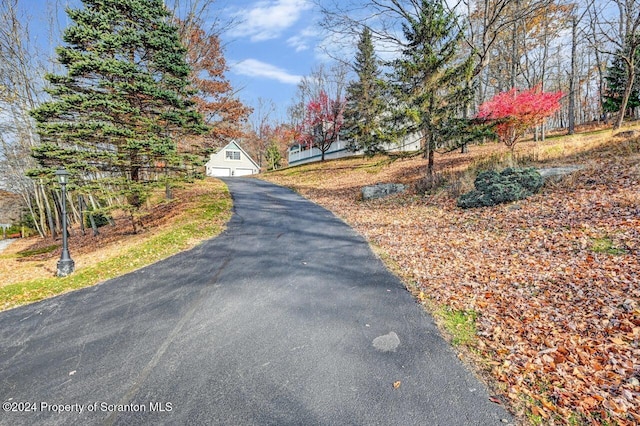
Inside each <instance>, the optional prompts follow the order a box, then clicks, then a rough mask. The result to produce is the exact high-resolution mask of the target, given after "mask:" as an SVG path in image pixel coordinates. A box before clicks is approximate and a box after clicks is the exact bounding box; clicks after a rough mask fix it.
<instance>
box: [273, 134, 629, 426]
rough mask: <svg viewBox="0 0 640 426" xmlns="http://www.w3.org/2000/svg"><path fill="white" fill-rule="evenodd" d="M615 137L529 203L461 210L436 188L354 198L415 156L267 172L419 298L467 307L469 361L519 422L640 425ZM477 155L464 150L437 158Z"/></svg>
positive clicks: (621, 161) (622, 166)
mask: <svg viewBox="0 0 640 426" xmlns="http://www.w3.org/2000/svg"><path fill="white" fill-rule="evenodd" d="M615 143H618V142H616V141H615V140H614V141H612V142H611V143H610V144H608V145H605V146H604V147H602V148H599V149H594V150H591V151H590V152H588V153H584V154H582V155H581V156H579V157H575V158H574V161H580V162H581V163H583V164H585V165H586V166H587V167H586V168H585V169H584V170H582V171H579V172H576V173H574V174H573V175H571V176H569V177H566V178H564V179H563V180H562V181H560V182H558V183H551V184H548V185H546V186H545V187H544V189H543V190H542V192H541V193H539V194H537V195H535V196H533V197H530V198H529V199H527V200H523V201H520V202H518V203H512V204H506V205H500V206H495V207H488V208H480V209H470V210H461V209H458V208H456V207H455V200H454V199H453V198H452V197H450V196H448V195H447V194H446V193H443V192H440V193H438V194H436V195H427V196H421V195H418V194H412V193H408V194H402V195H399V196H392V197H388V198H386V199H382V200H374V201H361V200H360V197H359V191H360V188H361V187H362V186H364V185H371V184H375V183H378V182H400V183H413V182H415V181H416V180H417V179H418V178H419V177H420V175H421V173H423V172H424V165H425V164H424V161H423V160H422V159H409V160H398V161H396V162H393V163H391V164H384V163H382V162H381V160H380V158H377V159H374V160H371V159H369V160H367V159H352V160H343V161H336V162H331V163H327V164H324V165H321V164H314V165H308V166H304V168H292V169H288V170H284V171H282V172H280V173H274V174H268V175H266V178H267V179H268V180H271V181H274V182H276V183H280V184H283V185H287V186H290V187H293V188H295V189H296V190H297V191H299V192H300V193H301V194H303V195H304V196H306V197H308V198H310V199H311V200H314V201H316V202H318V203H319V204H321V205H323V206H325V207H327V208H329V209H330V210H332V211H334V212H335V213H336V214H337V215H339V216H340V217H342V218H344V219H345V220H346V221H347V222H348V223H349V224H351V225H352V226H353V227H354V228H355V229H357V230H358V231H359V232H360V233H361V234H362V235H363V236H365V237H366V238H367V239H368V240H369V241H370V242H371V243H373V244H375V245H377V246H379V247H381V248H382V250H383V251H384V252H385V253H386V254H387V255H388V256H389V258H390V260H391V261H392V263H394V264H395V265H397V268H398V269H399V272H400V273H401V275H403V277H404V278H405V280H406V281H407V282H413V283H416V285H417V295H418V298H419V299H420V301H422V299H423V298H424V297H427V298H430V299H431V300H433V301H435V303H436V304H437V305H439V306H448V307H451V308H452V309H458V310H464V311H474V312H476V313H477V318H478V319H477V324H476V326H477V330H478V339H477V341H476V342H475V348H474V349H475V352H476V353H478V354H479V356H478V358H477V359H476V362H477V365H478V366H479V367H480V368H482V369H484V370H485V372H488V373H489V375H490V378H491V381H492V382H493V384H494V385H495V386H494V388H495V389H498V390H499V391H500V392H501V394H502V397H503V398H505V399H506V400H508V401H510V406H511V408H512V410H513V411H514V412H516V413H517V414H520V419H521V420H522V421H523V422H526V421H531V422H542V423H544V424H565V423H566V424H571V423H576V422H577V423H579V424H603V423H614V424H619V425H631V424H638V423H640V303H639V301H640V155H638V154H637V151H635V152H632V153H624V152H623V154H624V155H621V154H620V152H619V150H617V149H616V147H615V145H614V144H615ZM473 151H475V154H473ZM474 155H475V157H474ZM486 155H487V151H486V148H484V147H473V148H472V154H471V155H469V156H467V157H466V158H465V157H464V156H462V155H460V154H449V155H446V156H442V157H439V158H438V160H439V162H438V163H437V166H439V167H440V170H443V169H445V168H447V167H451V168H453V167H454V165H456V166H458V165H460V164H464V163H466V164H469V163H471V162H472V161H477V160H478V158H481V157H482V156H486ZM576 158H577V160H576ZM597 243H598V244H597ZM527 419H529V420H527Z"/></svg>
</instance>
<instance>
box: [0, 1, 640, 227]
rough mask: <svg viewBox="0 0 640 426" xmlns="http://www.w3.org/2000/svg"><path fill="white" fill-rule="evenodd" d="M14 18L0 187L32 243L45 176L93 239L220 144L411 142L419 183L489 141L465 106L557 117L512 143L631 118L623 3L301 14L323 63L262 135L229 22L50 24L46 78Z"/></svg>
mask: <svg viewBox="0 0 640 426" xmlns="http://www.w3.org/2000/svg"><path fill="white" fill-rule="evenodd" d="M19 2H20V0H9V1H5V2H3V3H2V6H1V9H0V24H1V25H0V52H1V55H2V62H1V66H0V89H1V92H0V93H1V96H0V109H1V110H2V120H1V123H0V126H2V129H1V130H2V133H1V135H0V140H1V152H0V154H1V155H0V162H2V169H1V170H2V176H1V180H2V185H3V186H4V187H5V188H6V189H8V190H10V191H12V192H15V193H18V194H21V196H22V197H23V199H24V201H25V205H26V206H27V209H28V212H27V214H26V215H24V217H25V221H26V225H28V226H30V227H31V228H33V229H34V230H35V231H36V232H37V233H39V234H40V235H41V236H43V237H44V236H47V235H49V236H52V237H54V238H55V237H56V235H57V234H58V232H59V229H60V223H61V218H60V212H61V211H62V209H61V203H62V202H63V200H61V199H60V193H59V189H58V188H57V187H56V185H54V184H53V182H52V180H51V176H52V172H53V171H54V170H55V169H56V168H57V167H59V166H66V167H69V168H70V169H71V170H70V171H71V172H72V173H74V175H73V179H72V186H71V187H70V188H69V189H70V191H69V194H68V199H67V200H64V201H65V202H66V203H68V207H69V208H67V209H66V210H67V211H68V212H69V214H70V222H71V223H75V224H81V225H82V227H83V229H84V225H85V223H86V225H87V226H88V227H89V226H90V227H92V228H93V232H99V231H98V229H97V228H98V226H97V224H96V223H95V222H96V221H99V222H100V221H102V222H104V221H109V212H110V211H111V210H112V209H114V208H125V210H127V211H129V212H130V213H131V218H132V221H131V223H132V224H134V229H135V211H136V208H137V206H139V205H140V204H141V203H143V202H144V199H145V197H146V195H145V194H146V193H147V191H148V190H149V188H151V187H155V186H159V185H162V186H164V187H165V188H166V192H167V197H170V196H171V187H172V185H174V184H175V182H177V180H180V179H194V178H197V177H199V176H200V175H201V174H202V171H201V170H200V169H201V164H202V163H203V161H204V158H205V155H206V154H208V153H210V152H211V151H212V150H215V149H216V148H217V147H220V146H222V145H223V144H224V143H226V142H227V141H228V140H229V139H230V138H236V139H239V140H240V141H241V143H242V144H243V146H245V148H246V150H247V152H248V153H249V154H250V155H251V156H252V157H254V158H255V159H256V160H257V161H258V163H259V164H260V165H261V166H263V168H265V169H275V168H279V167H281V166H282V165H284V161H283V159H284V158H286V153H287V149H288V148H289V147H290V146H291V145H293V144H301V145H304V146H316V147H318V148H319V149H320V150H321V151H322V152H325V151H326V149H328V147H329V146H330V144H331V143H332V142H333V141H335V140H336V139H338V138H340V139H342V140H348V142H349V144H350V146H351V148H352V149H353V150H359V149H362V150H363V151H365V152H366V153H369V154H371V153H375V152H379V151H380V150H382V146H383V145H384V146H388V144H389V143H391V144H393V143H397V142H398V141H399V140H401V139H402V138H405V137H407V135H418V137H420V139H421V141H422V150H421V154H423V155H425V157H427V158H430V159H431V161H430V162H429V170H428V173H433V171H434V168H435V165H434V164H433V154H434V152H447V151H452V150H455V149H459V148H460V149H462V150H463V151H464V150H465V149H467V148H468V145H469V144H472V143H475V142H478V141H486V140H487V138H491V137H494V138H495V137H496V131H498V136H500V135H499V133H500V132H499V126H498V127H496V125H499V124H502V125H504V120H505V117H499V116H498V115H496V114H491V113H489V112H487V111H484V112H483V111H481V106H482V105H485V106H487V105H495V103H494V104H492V103H491V102H490V101H493V100H494V99H499V98H496V97H497V96H498V97H499V96H501V94H505V93H516V91H518V93H528V92H527V91H530V90H534V89H535V90H536V91H537V92H538V93H539V94H540V95H541V96H543V95H545V94H555V97H554V99H556V100H559V104H558V106H557V107H556V106H553V107H550V108H547V109H545V113H544V114H537V115H535V119H534V120H532V119H531V116H529V119H528V120H524V121H523V118H522V117H520V121H519V122H518V123H517V125H515V124H514V122H513V115H511V116H510V117H511V118H509V120H511V123H512V127H511V130H513V129H515V128H516V127H517V128H518V131H517V132H515V133H513V134H512V136H514V135H516V134H517V136H518V137H521V136H522V133H523V132H524V131H525V129H526V130H527V131H528V130H530V127H531V126H533V128H534V129H535V130H534V131H535V138H536V139H540V140H544V138H545V135H546V132H547V129H548V128H554V129H558V128H562V129H565V130H566V132H567V133H568V134H571V133H573V132H575V128H576V125H578V124H585V123H591V122H596V123H608V124H609V125H611V126H612V127H613V128H614V129H617V128H619V127H620V125H621V123H622V120H623V119H625V118H628V119H632V118H637V117H638V115H639V114H640V110H639V109H638V107H639V106H640V83H638V81H637V80H638V79H637V78H636V69H637V60H636V59H637V58H638V57H639V55H640V53H639V52H638V51H639V50H640V49H639V47H640V37H639V36H638V26H639V25H640V4H639V3H638V2H636V1H634V0H589V1H586V2H585V1H582V2H577V1H567V0H458V1H440V0H402V1H401V0H349V1H330V0H327V1H318V2H317V4H316V6H317V7H318V8H319V9H320V11H321V13H322V17H323V19H322V21H321V22H320V24H319V25H320V28H318V31H321V30H322V31H323V32H324V36H325V38H326V40H329V41H330V42H329V43H327V45H330V46H331V48H328V47H327V48H326V52H325V53H326V54H328V55H330V56H332V57H333V58H334V59H335V60H334V61H333V62H332V63H324V64H310V69H311V71H310V73H309V75H308V76H306V77H304V78H303V79H302V80H301V82H300V84H299V85H298V90H297V93H296V96H295V97H294V99H292V101H291V104H290V105H289V108H288V115H287V118H286V120H277V119H276V118H275V117H274V111H275V109H276V108H275V105H274V103H273V101H270V100H268V99H260V100H259V102H258V103H257V105H258V106H257V107H256V108H255V109H254V110H252V109H251V108H249V107H247V106H246V105H244V104H243V103H242V102H241V101H240V100H239V98H238V96H237V92H236V89H234V88H233V87H232V86H231V84H230V83H229V80H228V79H227V77H226V75H225V73H226V72H227V71H228V68H227V65H226V61H225V58H224V51H223V47H222V45H221V41H220V35H221V34H223V33H224V31H225V30H226V29H228V28H229V27H231V26H233V22H224V21H222V20H220V19H218V15H217V14H216V13H217V12H216V11H217V9H218V8H219V7H220V6H219V5H218V4H217V3H216V2H215V1H214V0H189V1H174V2H167V6H168V9H166V7H165V5H164V2H161V1H156V0H111V1H107V2H104V4H102V3H101V4H100V5H96V4H94V3H93V2H84V3H83V4H84V6H83V7H82V8H80V9H78V10H75V11H74V10H71V11H69V18H70V19H71V22H72V23H71V25H70V26H69V27H68V28H66V29H63V28H58V26H57V24H55V23H54V22H53V20H52V23H51V28H50V33H51V34H52V36H51V37H52V40H56V39H57V36H58V34H60V33H62V34H63V44H62V46H60V47H58V49H57V50H56V55H57V58H55V60H54V59H53V58H48V57H47V56H46V55H44V54H42V53H39V52H41V49H42V48H41V46H39V45H37V44H36V43H34V41H33V37H32V35H31V34H30V32H29V21H28V19H25V17H24V16H22V15H21V13H20V8H18V5H19ZM125 6H126V7H125ZM136 8H138V9H140V8H142V9H144V10H145V11H151V10H155V11H156V12H154V13H156V14H155V15H153V16H152V14H150V12H149V13H147V12H145V13H143V14H140V15H139V16H138V15H136V16H135V17H131V16H129V18H133V19H134V21H135V20H141V21H140V24H141V25H139V26H138V27H135V28H126V27H125V26H123V25H122V22H124V21H120V23H119V22H118V21H117V20H116V21H114V22H111V23H109V24H108V26H109V27H108V28H106V27H105V28H102V27H100V26H99V25H98V22H100V19H102V18H100V16H101V15H100V14H101V13H103V12H105V11H106V10H112V12H110V13H113V14H115V15H114V16H119V19H123V20H124V19H125V18H126V17H127V14H130V13H132V12H131V11H132V10H136ZM103 9H104V10H103ZM142 9H140V10H142ZM136 13H137V12H136ZM89 16H91V19H89ZM211 22H213V23H211ZM205 23H207V24H205ZM158 31H160V32H158ZM160 34H162V35H160ZM136 40H137V41H136ZM169 40H173V41H169ZM171 43H173V44H171ZM178 46H181V47H178ZM101 49H102V50H101ZM94 51H100V52H102V57H99V56H98V55H96V54H95V53H92V52H94ZM154 52H155V53H154ZM154 58H155V59H154ZM45 89H46V90H45ZM485 109H486V108H485ZM547 116H548V118H547V119H546V121H545V120H544V118H545V117H547ZM503 127H504V126H503ZM505 134H506V133H505V132H503V135H502V137H501V138H500V139H501V140H503V141H505V143H507V138H505V137H504V136H505ZM518 137H515V136H514V137H512V138H511V140H510V141H509V142H508V143H507V144H508V145H509V146H510V147H513V146H514V144H515V143H516V142H517V141H518V140H519V139H518Z"/></svg>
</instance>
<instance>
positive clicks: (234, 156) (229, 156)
mask: <svg viewBox="0 0 640 426" xmlns="http://www.w3.org/2000/svg"><path fill="white" fill-rule="evenodd" d="M224 154H225V156H224V158H225V160H240V151H232V150H230V149H228V150H227V151H225V153H224Z"/></svg>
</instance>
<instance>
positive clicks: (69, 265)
mask: <svg viewBox="0 0 640 426" xmlns="http://www.w3.org/2000/svg"><path fill="white" fill-rule="evenodd" d="M56 176H57V177H58V182H60V187H61V188H62V203H61V204H62V254H61V255H60V260H59V261H58V273H57V275H58V276H59V277H66V276H67V275H69V274H70V273H72V272H73V270H74V268H75V262H74V261H73V259H71V256H69V245H68V243H67V183H68V182H69V172H67V171H66V170H65V169H58V170H56Z"/></svg>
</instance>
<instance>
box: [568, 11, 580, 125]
mask: <svg viewBox="0 0 640 426" xmlns="http://www.w3.org/2000/svg"><path fill="white" fill-rule="evenodd" d="M577 33H578V19H577V18H576V17H575V16H574V17H573V19H572V20H571V74H570V75H569V125H568V128H567V133H568V134H570V135H573V134H574V133H575V131H576V74H577V69H576V68H577V64H576V62H577V60H576V50H577V46H576V45H577V44H578V40H577V37H578V35H577Z"/></svg>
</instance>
